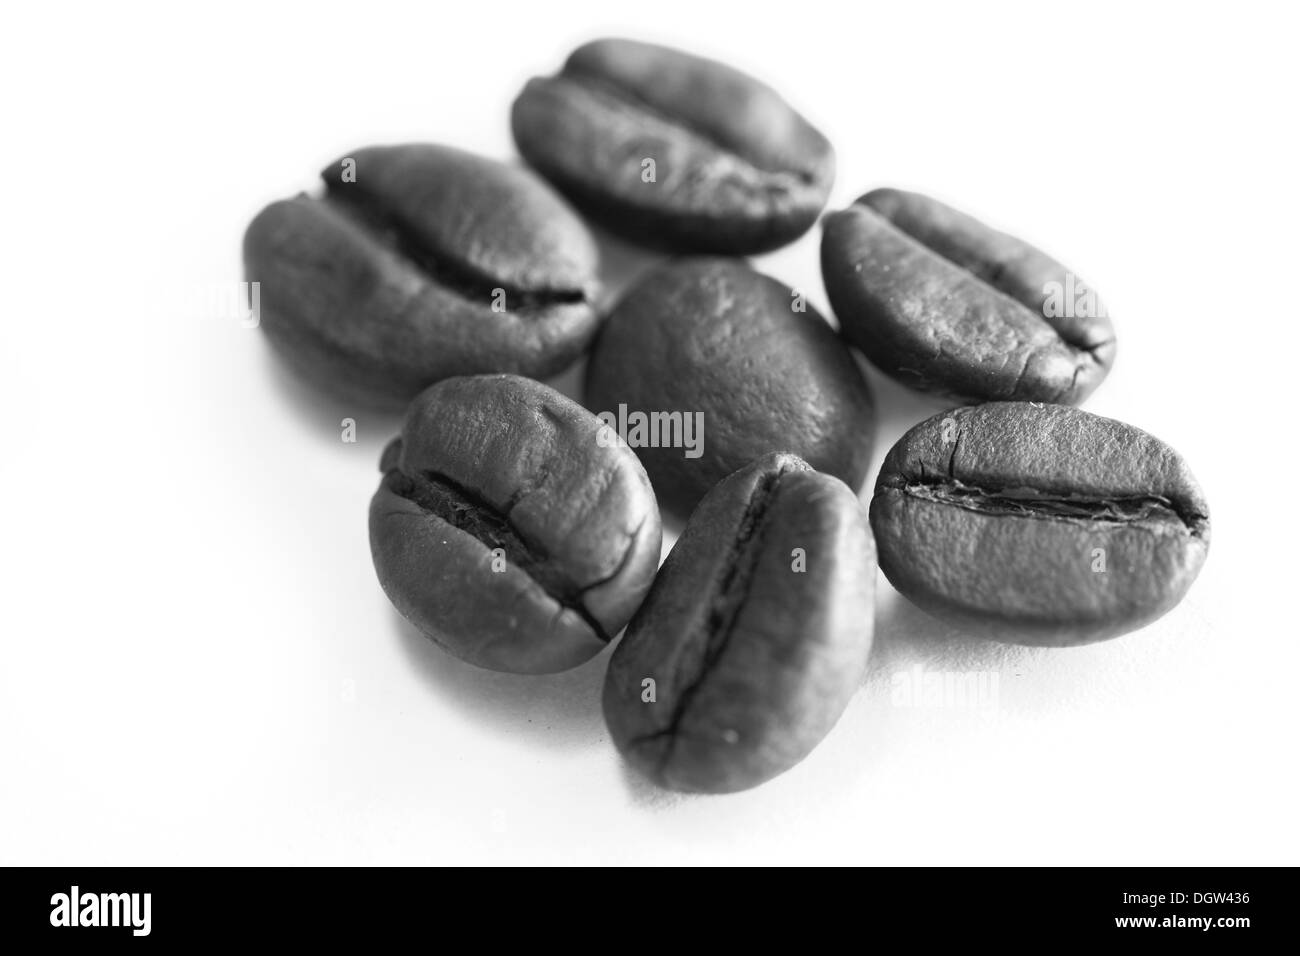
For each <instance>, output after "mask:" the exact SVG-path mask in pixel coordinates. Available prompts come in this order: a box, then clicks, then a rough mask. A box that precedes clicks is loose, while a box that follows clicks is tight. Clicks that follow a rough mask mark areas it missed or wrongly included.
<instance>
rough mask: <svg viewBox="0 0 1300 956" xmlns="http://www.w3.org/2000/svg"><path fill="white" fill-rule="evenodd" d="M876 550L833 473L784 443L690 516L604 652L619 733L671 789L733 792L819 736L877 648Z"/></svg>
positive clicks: (614, 732) (641, 764)
mask: <svg viewBox="0 0 1300 956" xmlns="http://www.w3.org/2000/svg"><path fill="white" fill-rule="evenodd" d="M875 577H876V565H875V550H874V547H873V545H872V541H871V532H870V529H869V528H868V526H867V521H866V516H865V514H864V513H863V508H862V506H861V504H860V503H859V502H858V500H857V498H856V497H855V496H854V494H853V492H852V491H850V490H849V488H848V487H847V486H846V485H845V484H844V483H843V482H841V481H839V480H838V479H835V478H832V477H830V476H829V475H823V474H819V473H818V472H816V471H812V470H811V469H809V468H808V466H807V464H805V463H804V462H803V461H801V460H799V459H798V458H796V457H794V456H792V455H786V454H774V455H768V456H766V457H764V458H763V459H761V460H759V461H756V462H754V463H753V464H751V465H749V466H748V467H746V468H744V469H743V470H741V471H739V472H737V473H736V474H734V475H731V476H730V477H728V478H727V479H725V480H724V481H723V482H722V483H721V484H719V485H718V486H717V487H716V488H715V489H713V490H712V491H711V492H709V494H708V496H707V497H705V499H704V500H703V501H702V502H700V506H699V508H697V509H696V511H695V513H694V514H693V515H691V520H690V522H689V523H688V524H687V526H686V530H685V531H684V532H683V533H682V536H681V538H680V539H679V540H678V542H677V544H676V546H675V547H674V548H673V550H672V553H671V554H669V555H668V560H667V561H666V562H664V566H663V568H662V570H661V571H660V572H659V576H658V577H657V578H656V579H655V583H654V587H653V588H652V589H651V591H650V594H649V595H648V596H647V597H646V600H645V603H644V604H643V605H642V606H641V608H640V610H638V611H637V613H636V615H635V617H633V619H632V623H631V624H630V625H629V626H628V629H627V633H626V634H625V635H624V636H623V639H622V642H621V643H620V644H619V645H618V647H616V648H615V650H614V654H613V656H612V657H611V658H610V663H609V671H608V673H607V675H606V678H605V691H604V710H605V720H606V722H607V724H608V725H609V730H610V734H611V736H612V737H613V739H614V743H615V744H616V745H617V746H618V749H619V750H620V751H621V752H622V753H623V754H624V756H625V757H626V758H627V759H628V760H629V761H630V762H631V763H632V764H633V765H634V766H635V767H636V768H637V769H639V770H640V771H642V772H643V773H645V774H647V775H648V776H650V777H651V778H652V779H654V780H655V781H656V782H657V783H659V784H661V785H663V786H665V787H671V788H672V789H675V790H688V791H702V792H710V793H724V792H730V791H734V790H743V789H745V788H746V787H753V786H755V785H757V784H760V783H762V782H763V781H765V780H769V779H771V778H772V777H774V776H776V775H777V774H779V773H782V772H784V771H786V770H788V769H790V768H791V767H792V766H794V765H795V764H796V763H798V762H799V761H800V760H802V759H803V758H804V757H806V756H807V755H808V754H809V753H810V752H811V751H812V749H813V748H814V747H815V746H817V744H818V743H819V742H820V741H821V740H822V738H823V737H825V736H826V734H827V733H828V732H829V731H830V729H831V727H832V726H834V724H835V722H836V721H837V720H838V719H839V716H840V714H841V713H843V711H844V708H845V706H847V704H848V702H849V699H850V698H851V697H852V696H853V693H854V691H855V690H856V689H857V688H858V686H859V685H860V683H861V681H862V678H863V674H864V672H865V670H866V665H867V655H868V653H869V651H870V650H871V635H872V612H873V599H874V593H875Z"/></svg>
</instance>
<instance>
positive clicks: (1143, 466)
mask: <svg viewBox="0 0 1300 956" xmlns="http://www.w3.org/2000/svg"><path fill="white" fill-rule="evenodd" d="M871 526H872V529H873V530H874V531H875V534H876V542H877V544H878V546H879V548H880V566H881V568H882V569H883V570H884V572H885V574H886V576H887V577H888V578H889V580H890V582H891V583H892V584H893V585H894V587H896V588H898V590H899V591H901V592H902V593H903V594H904V595H906V596H907V597H908V598H910V599H911V600H912V601H913V602H914V603H916V604H917V605H918V606H920V607H921V608H923V609H924V610H927V611H929V612H931V613H933V614H934V615H936V616H938V617H941V618H944V619H946V620H949V621H952V622H953V623H955V624H957V625H959V626H961V627H964V628H966V629H968V630H970V631H972V632H973V633H976V634H980V635H983V636H986V637H990V638H993V639H996V640H1001V641H1009V642H1012V643H1016V644H1037V645H1053V646H1064V645H1070V644H1085V643H1089V642H1092V641H1099V640H1103V639H1105V638H1108V637H1115V636H1117V635H1119V634H1123V633H1125V632H1126V631H1131V630H1133V629H1135V628H1138V627H1141V626H1142V625H1143V624H1146V623H1148V622H1150V621H1153V620H1155V619H1156V618H1158V617H1159V616H1160V615H1162V614H1164V613H1165V612H1166V611H1168V610H1169V609H1170V608H1172V607H1173V606H1174V605H1175V604H1177V603H1178V602H1179V601H1180V600H1182V598H1183V595H1184V594H1186V593H1187V589H1188V588H1189V587H1191V584H1192V581H1194V580H1195V579H1196V575H1197V573H1198V572H1199V571H1200V569H1201V565H1202V564H1203V563H1204V561H1205V554H1206V551H1207V549H1208V548H1209V543H1210V519H1209V509H1208V508H1207V507H1206V504H1205V499H1204V498H1203V497H1202V495H1201V490H1200V488H1199V487H1197V484H1196V479H1194V478H1193V477H1192V473H1191V471H1190V470H1188V467H1187V465H1186V463H1185V462H1184V461H1183V459H1182V458H1181V457H1180V456H1179V455H1178V453H1177V452H1175V451H1174V450H1173V449H1172V448H1170V447H1169V446H1168V445H1166V444H1165V443H1164V442H1162V441H1160V440H1159V439H1156V438H1153V437H1152V436H1150V435H1148V434H1147V433H1146V432H1144V431H1140V430H1139V429H1137V428H1134V427H1133V426H1131V425H1125V424H1123V423H1122V422H1117V421H1112V420H1111V419H1108V418H1101V417H1100V416H1097V415H1090V414H1089V413H1087V412H1084V411H1080V410H1078V409H1075V408H1070V407H1069V406H1064V405H1037V404H1032V403H1023V402H996V403H991V404H987V405H978V406H975V407H971V408H957V409H953V410H952V411H948V412H943V413H941V414H938V415H935V416H934V417H933V418H931V419H929V420H928V421H925V422H922V423H921V424H920V425H917V426H916V427H915V428H913V429H912V430H911V431H909V432H908V433H907V434H906V435H904V436H903V437H902V439H901V440H900V441H899V442H898V444H897V445H895V446H894V447H893V449H892V450H891V451H890V452H889V455H888V457H886V459H885V462H884V464H883V465H882V466H881V469H880V478H879V480H878V481H877V483H876V493H875V497H874V498H873V499H872V502H871Z"/></svg>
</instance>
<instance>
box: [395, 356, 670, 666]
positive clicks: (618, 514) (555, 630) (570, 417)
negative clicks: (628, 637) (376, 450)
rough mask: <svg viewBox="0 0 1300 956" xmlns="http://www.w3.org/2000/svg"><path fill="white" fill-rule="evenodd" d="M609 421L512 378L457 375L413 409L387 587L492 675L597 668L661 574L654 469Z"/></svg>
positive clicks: (402, 444) (420, 623) (448, 644)
mask: <svg viewBox="0 0 1300 956" xmlns="http://www.w3.org/2000/svg"><path fill="white" fill-rule="evenodd" d="M600 427H601V426H600V422H598V421H597V420H596V419H595V418H594V417H592V416H591V415H590V414H588V413H587V412H586V411H585V410H584V409H583V408H582V407H581V406H579V405H578V404H576V403H575V402H572V401H570V400H569V399H567V398H565V397H564V396H563V395H561V394H560V393H559V392H557V391H555V390H554V389H551V388H548V387H547V386H545V385H542V384H539V383H538V382H534V381H532V380H530V379H525V378H518V377H515V376H512V375H483V376H475V377H468V378H452V379H447V380H445V381H442V382H439V383H438V384H437V385H434V386H433V387H431V388H429V389H428V390H427V391H425V392H423V393H422V394H421V395H420V396H419V397H418V398H416V399H415V401H414V402H413V403H412V404H411V407H410V409H409V410H408V412H407V416H406V423H405V425H404V427H403V429H402V434H401V437H400V438H398V439H396V440H394V441H393V443H392V444H390V445H389V446H388V448H387V449H386V450H385V452H384V456H383V461H382V463H381V465H380V469H381V470H382V471H383V473H384V477H383V480H382V482H381V483H380V486H379V490H378V491H377V492H376V493H375V496H374V498H373V500H372V501H371V503H370V548H371V553H372V555H373V557H374V562H375V570H376V572H377V573H378V575H379V581H380V583H381V584H382V585H383V587H384V590H385V591H386V592H387V593H388V596H389V598H390V599H391V600H392V602H393V604H394V605H396V607H397V609H398V610H399V611H400V612H401V613H402V615H403V616H404V617H405V618H406V619H407V620H408V621H410V622H411V623H412V624H414V625H415V626H416V627H418V628H419V629H420V630H421V631H423V632H424V633H425V634H426V635H428V636H429V637H430V638H432V639H433V640H434V642H435V643H437V644H439V645H441V646H442V647H443V648H445V649H446V650H447V651H449V652H450V653H452V654H454V655H456V656H457V657H460V658H462V659H464V660H467V661H469V662H470V663H472V664H477V665H479V666H480V667H487V668H491V669H492V670H501V671H511V672H514V673H521V674H544V673H551V672H554V671H560V670H564V669H566V668H569V667H574V666H576V665H578V664H581V663H582V662H583V661H585V660H587V659H588V658H590V657H591V656H592V655H594V654H596V653H597V652H599V651H600V650H601V648H603V647H604V646H605V644H606V643H607V642H608V641H609V639H610V638H611V637H612V636H613V635H614V634H616V633H617V632H618V631H619V629H620V628H622V627H623V625H624V624H626V623H627V620H628V618H630V617H631V616H632V612H633V611H634V610H636V607H637V605H639V604H640V603H641V599H642V598H643V597H644V596H645V593H646V591H647V589H648V588H649V587H650V583H651V580H652V579H653V578H654V573H655V568H656V566H657V565H658V563H659V546H660V539H661V532H660V523H659V510H658V508H657V507H656V505H655V499H654V493H653V492H652V491H651V490H650V482H649V481H648V480H647V478H646V475H645V472H644V470H642V468H641V465H640V463H639V462H638V461H637V460H636V456H635V455H633V454H632V453H631V452H630V451H628V450H627V449H626V448H621V447H619V446H617V445H614V446H608V447H602V446H601V445H600V444H599V443H598V441H597V432H598V431H599V429H600Z"/></svg>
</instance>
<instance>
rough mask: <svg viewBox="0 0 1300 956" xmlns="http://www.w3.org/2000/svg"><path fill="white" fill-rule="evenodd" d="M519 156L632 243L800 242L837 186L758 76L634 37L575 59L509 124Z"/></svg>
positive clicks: (830, 161) (824, 148) (808, 131)
mask: <svg viewBox="0 0 1300 956" xmlns="http://www.w3.org/2000/svg"><path fill="white" fill-rule="evenodd" d="M511 123H512V126H513V129H514V136H515V142H516V143H517V144H518V146H519V151H520V153H522V154H523V155H524V158H526V159H527V160H528V162H530V163H531V164H532V165H533V166H535V167H536V168H537V169H538V170H540V171H541V172H542V174H543V175H544V176H546V177H547V178H548V179H550V180H551V181H552V182H554V183H555V184H556V185H557V186H559V188H560V189H561V190H563V191H564V193H565V194H566V195H568V196H570V197H571V198H572V199H573V200H574V202H576V203H578V204H579V205H580V206H581V207H582V208H583V209H584V210H586V211H587V212H588V213H589V214H590V215H591V216H592V217H593V218H596V219H597V220H599V221H600V222H601V223H602V224H604V225H605V226H606V227H607V228H609V229H610V230H611V231H613V232H616V233H619V234H620V235H622V236H625V237H627V238H629V239H631V240H633V241H635V242H640V243H643V244H647V245H656V246H666V247H668V248H671V249H673V250H676V251H680V252H714V253H727V254H733V255H746V254H750V253H757V252H764V251H767V250H769V249H775V248H777V247H778V246H782V245H785V244H786V243H788V242H791V241H793V240H794V239H795V238H796V237H798V236H800V235H802V234H803V233H804V232H805V231H806V230H807V229H808V228H809V227H810V226H811V225H812V224H813V222H814V221H816V218H817V215H818V213H820V212H821V209H822V207H823V206H825V205H826V198H827V196H828V195H829V193H830V188H831V183H832V181H833V180H834V177H835V156H834V152H833V150H832V149H831V146H830V143H829V142H827V140H826V138H825V137H824V136H822V134H821V133H819V132H818V131H817V130H816V129H814V128H813V127H812V126H811V125H810V124H809V123H808V121H807V120H805V119H804V118H803V117H802V116H800V115H799V114H798V113H797V112H795V111H794V110H793V109H792V108H791V107H790V106H789V105H788V104H787V103H786V102H785V101H784V100H783V99H781V97H780V96H778V95H777V94H776V93H775V92H774V91H773V90H771V89H770V88H768V87H767V86H765V85H763V84H762V83H760V82H759V81H757V80H755V79H753V78H752V77H749V76H747V75H745V74H744V73H740V72H738V71H736V70H734V69H732V68H730V67H728V66H724V65H723V64H721V63H717V62H714V61H712V60H706V59H702V58H700V57H696V56H691V55H689V54H686V53H682V52H679V51H677V50H673V49H669V48H667V47H662V46H654V45H652V44H648V43H638V42H635V41H632V40H614V39H610V40H597V41H594V42H592V43H588V44H586V45H584V46H581V47H579V48H578V49H577V50H575V51H574V52H573V53H572V54H571V55H570V56H569V58H568V60H567V61H566V62H565V64H564V68H563V69H562V70H561V71H560V72H559V74H558V75H556V76H552V77H545V78H537V79H534V80H531V81H530V82H529V83H528V85H527V86H526V87H525V88H524V90H523V92H522V93H521V94H520V95H519V97H518V99H516V100H515V104H514V110H513V112H512V115H511Z"/></svg>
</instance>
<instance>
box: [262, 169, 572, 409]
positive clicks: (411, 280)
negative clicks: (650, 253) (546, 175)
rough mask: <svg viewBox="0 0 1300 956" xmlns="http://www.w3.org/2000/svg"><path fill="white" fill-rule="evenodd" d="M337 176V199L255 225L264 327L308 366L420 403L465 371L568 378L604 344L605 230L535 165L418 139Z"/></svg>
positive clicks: (325, 376)
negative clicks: (599, 279) (601, 236)
mask: <svg viewBox="0 0 1300 956" xmlns="http://www.w3.org/2000/svg"><path fill="white" fill-rule="evenodd" d="M322 175H323V177H324V179H325V185H326V193H325V196H324V198H321V199H314V198H311V197H308V196H306V195H300V196H298V197H296V198H294V199H289V200H284V201H281V202H276V203H272V204H271V205H270V206H268V207H267V208H266V209H264V210H262V212H261V213H260V214H259V215H258V216H257V218H256V219H254V220H253V223H252V225H250V226H249V228H248V233H247V235H246V236H245V237H244V257H245V262H246V266H247V272H248V277H249V279H251V280H253V281H258V282H260V283H261V305H262V315H261V317H260V318H261V324H262V326H263V327H264V328H265V329H266V332H267V335H268V337H269V338H270V340H271V342H272V343H273V344H274V345H276V346H277V348H278V349H279V351H280V352H282V353H283V354H284V356H285V357H286V358H287V359H288V360H289V361H290V363H291V364H293V365H294V366H296V367H297V368H298V369H299V370H301V371H303V372H304V373H306V374H307V375H308V376H310V377H312V378H314V379H316V380H317V381H318V382H320V383H322V384H324V385H326V386H328V387H329V388H331V389H332V390H334V391H336V392H338V393H340V394H343V395H346V396H348V397H354V398H356V397H359V398H362V399H366V400H369V401H372V402H375V401H378V402H392V401H395V400H401V401H404V400H406V399H409V398H411V397H412V396H413V395H415V394H416V393H417V392H419V391H420V390H421V389H422V388H424V387H425V386H427V385H429V384H431V383H433V382H435V381H438V380H439V379H443V378H447V377H449V376H453V375H464V374H471V373H477V372H518V373H521V374H527V375H534V376H538V377H544V376H547V375H552V374H555V373H558V372H560V371H561V370H563V369H564V368H565V367H566V366H567V365H569V364H570V363H571V362H572V361H573V360H574V359H575V358H576V357H577V356H578V355H579V354H581V352H582V351H583V349H584V348H585V347H586V345H587V343H588V342H589V341H590V338H591V336H592V335H593V334H594V332H595V329H596V325H597V316H596V311H595V309H594V307H593V304H592V296H593V293H594V290H595V275H596V264H597V254H596V250H595V245H594V242H593V240H592V238H591V235H590V233H589V232H588V231H587V229H586V227H585V226H584V225H583V224H582V222H581V221H580V220H579V219H578V218H577V216H576V215H575V214H574V212H573V211H572V210H571V209H570V208H569V207H568V206H567V205H566V204H565V202H564V201H563V200H562V199H561V198H560V197H559V196H557V195H556V194H555V193H554V192H552V190H551V189H550V187H549V186H547V185H546V183H545V182H544V181H542V180H541V179H540V178H538V177H537V176H535V175H534V174H533V173H531V172H529V171H527V170H524V169H518V168H513V167H510V166H506V165H503V164H501V163H496V162H493V161H491V160H487V159H483V158H481V157H478V156H474V155H471V154H469V153H465V152H461V151H460V150H457V149H451V148H449V147H445V146H427V145H415V146H394V147H371V148H367V149H361V150H357V151H355V152H353V153H351V154H350V155H349V156H347V157H345V158H344V159H342V160H340V161H339V162H337V163H334V164H333V165H331V166H330V167H328V168H327V169H326V170H325V172H324V173H323V174H322Z"/></svg>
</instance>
